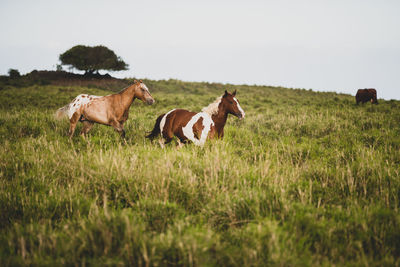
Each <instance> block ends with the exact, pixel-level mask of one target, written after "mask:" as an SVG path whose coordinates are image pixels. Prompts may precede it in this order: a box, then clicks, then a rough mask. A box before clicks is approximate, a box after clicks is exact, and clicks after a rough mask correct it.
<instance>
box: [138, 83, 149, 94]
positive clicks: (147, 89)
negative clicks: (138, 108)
mask: <svg viewBox="0 0 400 267" xmlns="http://www.w3.org/2000/svg"><path fill="white" fill-rule="evenodd" d="M140 86H141V87H142V88H143V89H144V90H146V91H147V92H148V93H150V91H149V88H147V86H146V85H145V84H144V83H141V84H140Z"/></svg>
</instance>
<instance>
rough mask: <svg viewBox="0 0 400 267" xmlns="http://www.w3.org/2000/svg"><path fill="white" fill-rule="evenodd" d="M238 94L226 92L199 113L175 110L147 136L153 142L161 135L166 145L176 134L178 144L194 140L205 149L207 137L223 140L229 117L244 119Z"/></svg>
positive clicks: (158, 119) (166, 115)
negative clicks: (229, 115)
mask: <svg viewBox="0 0 400 267" xmlns="http://www.w3.org/2000/svg"><path fill="white" fill-rule="evenodd" d="M235 95H236V90H235V92H233V93H232V94H230V93H228V92H227V91H225V94H224V95H223V96H221V97H218V98H217V99H216V100H215V102H214V103H211V104H210V105H208V106H207V107H205V108H203V109H202V112H199V113H196V112H191V111H188V110H185V109H173V110H171V111H169V112H167V113H166V114H162V115H160V116H159V117H158V118H157V120H156V123H155V125H154V128H153V130H152V131H151V133H150V134H149V135H147V136H146V137H147V138H150V139H151V140H153V139H154V138H155V137H156V136H158V135H159V134H161V135H162V137H163V138H164V139H165V143H164V144H167V143H169V142H171V140H172V138H173V136H174V135H175V136H176V137H178V142H179V144H181V143H187V142H189V141H191V142H193V143H194V144H195V145H198V146H203V145H204V143H205V141H206V139H207V138H209V139H212V138H214V137H217V138H223V137H224V126H225V123H226V120H227V119H228V114H232V115H235V116H236V117H238V118H239V119H243V118H244V115H245V114H244V111H243V109H242V108H241V107H240V105H239V101H238V100H237V99H236V97H235ZM164 144H161V145H162V146H163V145H164Z"/></svg>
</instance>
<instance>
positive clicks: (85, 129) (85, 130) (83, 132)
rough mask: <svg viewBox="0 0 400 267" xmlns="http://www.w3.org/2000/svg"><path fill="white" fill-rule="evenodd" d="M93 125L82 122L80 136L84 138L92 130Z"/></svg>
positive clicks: (88, 122)
mask: <svg viewBox="0 0 400 267" xmlns="http://www.w3.org/2000/svg"><path fill="white" fill-rule="evenodd" d="M93 125H94V123H93V122H90V121H84V122H83V128H82V130H81V136H82V137H84V138H85V137H86V134H87V133H88V132H89V131H90V130H91V129H92V127H93Z"/></svg>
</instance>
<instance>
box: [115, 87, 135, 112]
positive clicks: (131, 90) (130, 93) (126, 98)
mask: <svg viewBox="0 0 400 267" xmlns="http://www.w3.org/2000/svg"><path fill="white" fill-rule="evenodd" d="M119 94H120V95H121V98H122V105H123V106H124V108H126V109H128V108H129V107H130V106H131V104H132V102H133V100H135V86H134V85H133V86H129V87H128V88H126V89H124V90H122V91H121V92H119Z"/></svg>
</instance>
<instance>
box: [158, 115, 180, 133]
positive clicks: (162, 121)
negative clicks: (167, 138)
mask: <svg viewBox="0 0 400 267" xmlns="http://www.w3.org/2000/svg"><path fill="white" fill-rule="evenodd" d="M175 109H176V108H174V109H173V110H170V111H168V112H167V114H165V115H164V117H162V119H161V121H160V133H161V136H162V133H163V130H164V126H165V121H166V120H167V116H168V115H169V114H170V113H171V112H172V111H174V110H175Z"/></svg>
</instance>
